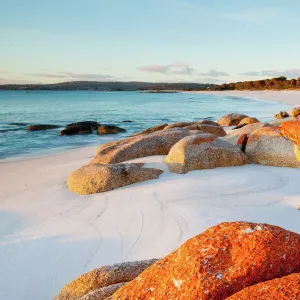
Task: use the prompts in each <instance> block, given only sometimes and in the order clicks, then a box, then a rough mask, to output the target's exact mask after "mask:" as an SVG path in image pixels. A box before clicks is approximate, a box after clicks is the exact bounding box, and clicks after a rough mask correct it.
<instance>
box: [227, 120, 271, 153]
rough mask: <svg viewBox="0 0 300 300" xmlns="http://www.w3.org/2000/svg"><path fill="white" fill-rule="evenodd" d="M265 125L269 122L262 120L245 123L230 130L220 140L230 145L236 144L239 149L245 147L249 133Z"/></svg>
mask: <svg viewBox="0 0 300 300" xmlns="http://www.w3.org/2000/svg"><path fill="white" fill-rule="evenodd" d="M267 126H270V124H269V123H263V122H259V123H254V124H249V125H245V126H242V127H241V128H238V129H234V130H232V131H231V132H230V133H229V134H227V135H226V136H224V137H222V140H223V141H226V142H228V143H230V144H232V145H235V146H238V147H239V148H240V149H245V148H246V143H247V139H248V137H249V136H250V134H251V133H252V132H253V131H255V130H257V129H260V128H263V127H267Z"/></svg>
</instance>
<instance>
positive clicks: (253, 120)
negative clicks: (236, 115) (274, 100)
mask: <svg viewBox="0 0 300 300" xmlns="http://www.w3.org/2000/svg"><path fill="white" fill-rule="evenodd" d="M254 123H259V120H258V119H256V118H252V117H247V118H244V119H242V120H241V121H240V123H239V125H243V124H246V125H249V124H254Z"/></svg>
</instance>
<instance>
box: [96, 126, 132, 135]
mask: <svg viewBox="0 0 300 300" xmlns="http://www.w3.org/2000/svg"><path fill="white" fill-rule="evenodd" d="M120 132H126V130H125V129H123V128H121V127H118V126H115V125H101V126H99V127H98V130H97V134H116V133H120Z"/></svg>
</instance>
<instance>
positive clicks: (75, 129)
mask: <svg viewBox="0 0 300 300" xmlns="http://www.w3.org/2000/svg"><path fill="white" fill-rule="evenodd" d="M90 133H93V129H92V128H91V127H90V126H86V125H74V126H71V125H69V126H68V127H66V128H65V129H63V130H62V131H61V132H60V135H75V134H90Z"/></svg>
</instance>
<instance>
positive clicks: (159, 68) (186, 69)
mask: <svg viewBox="0 0 300 300" xmlns="http://www.w3.org/2000/svg"><path fill="white" fill-rule="evenodd" d="M138 70H139V71H142V72H149V73H161V74H165V75H171V74H181V75H182V74H183V75H194V72H195V71H196V70H195V69H193V68H190V66H189V65H188V64H186V63H183V62H174V63H171V64H168V65H147V66H141V67H139V68H138Z"/></svg>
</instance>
